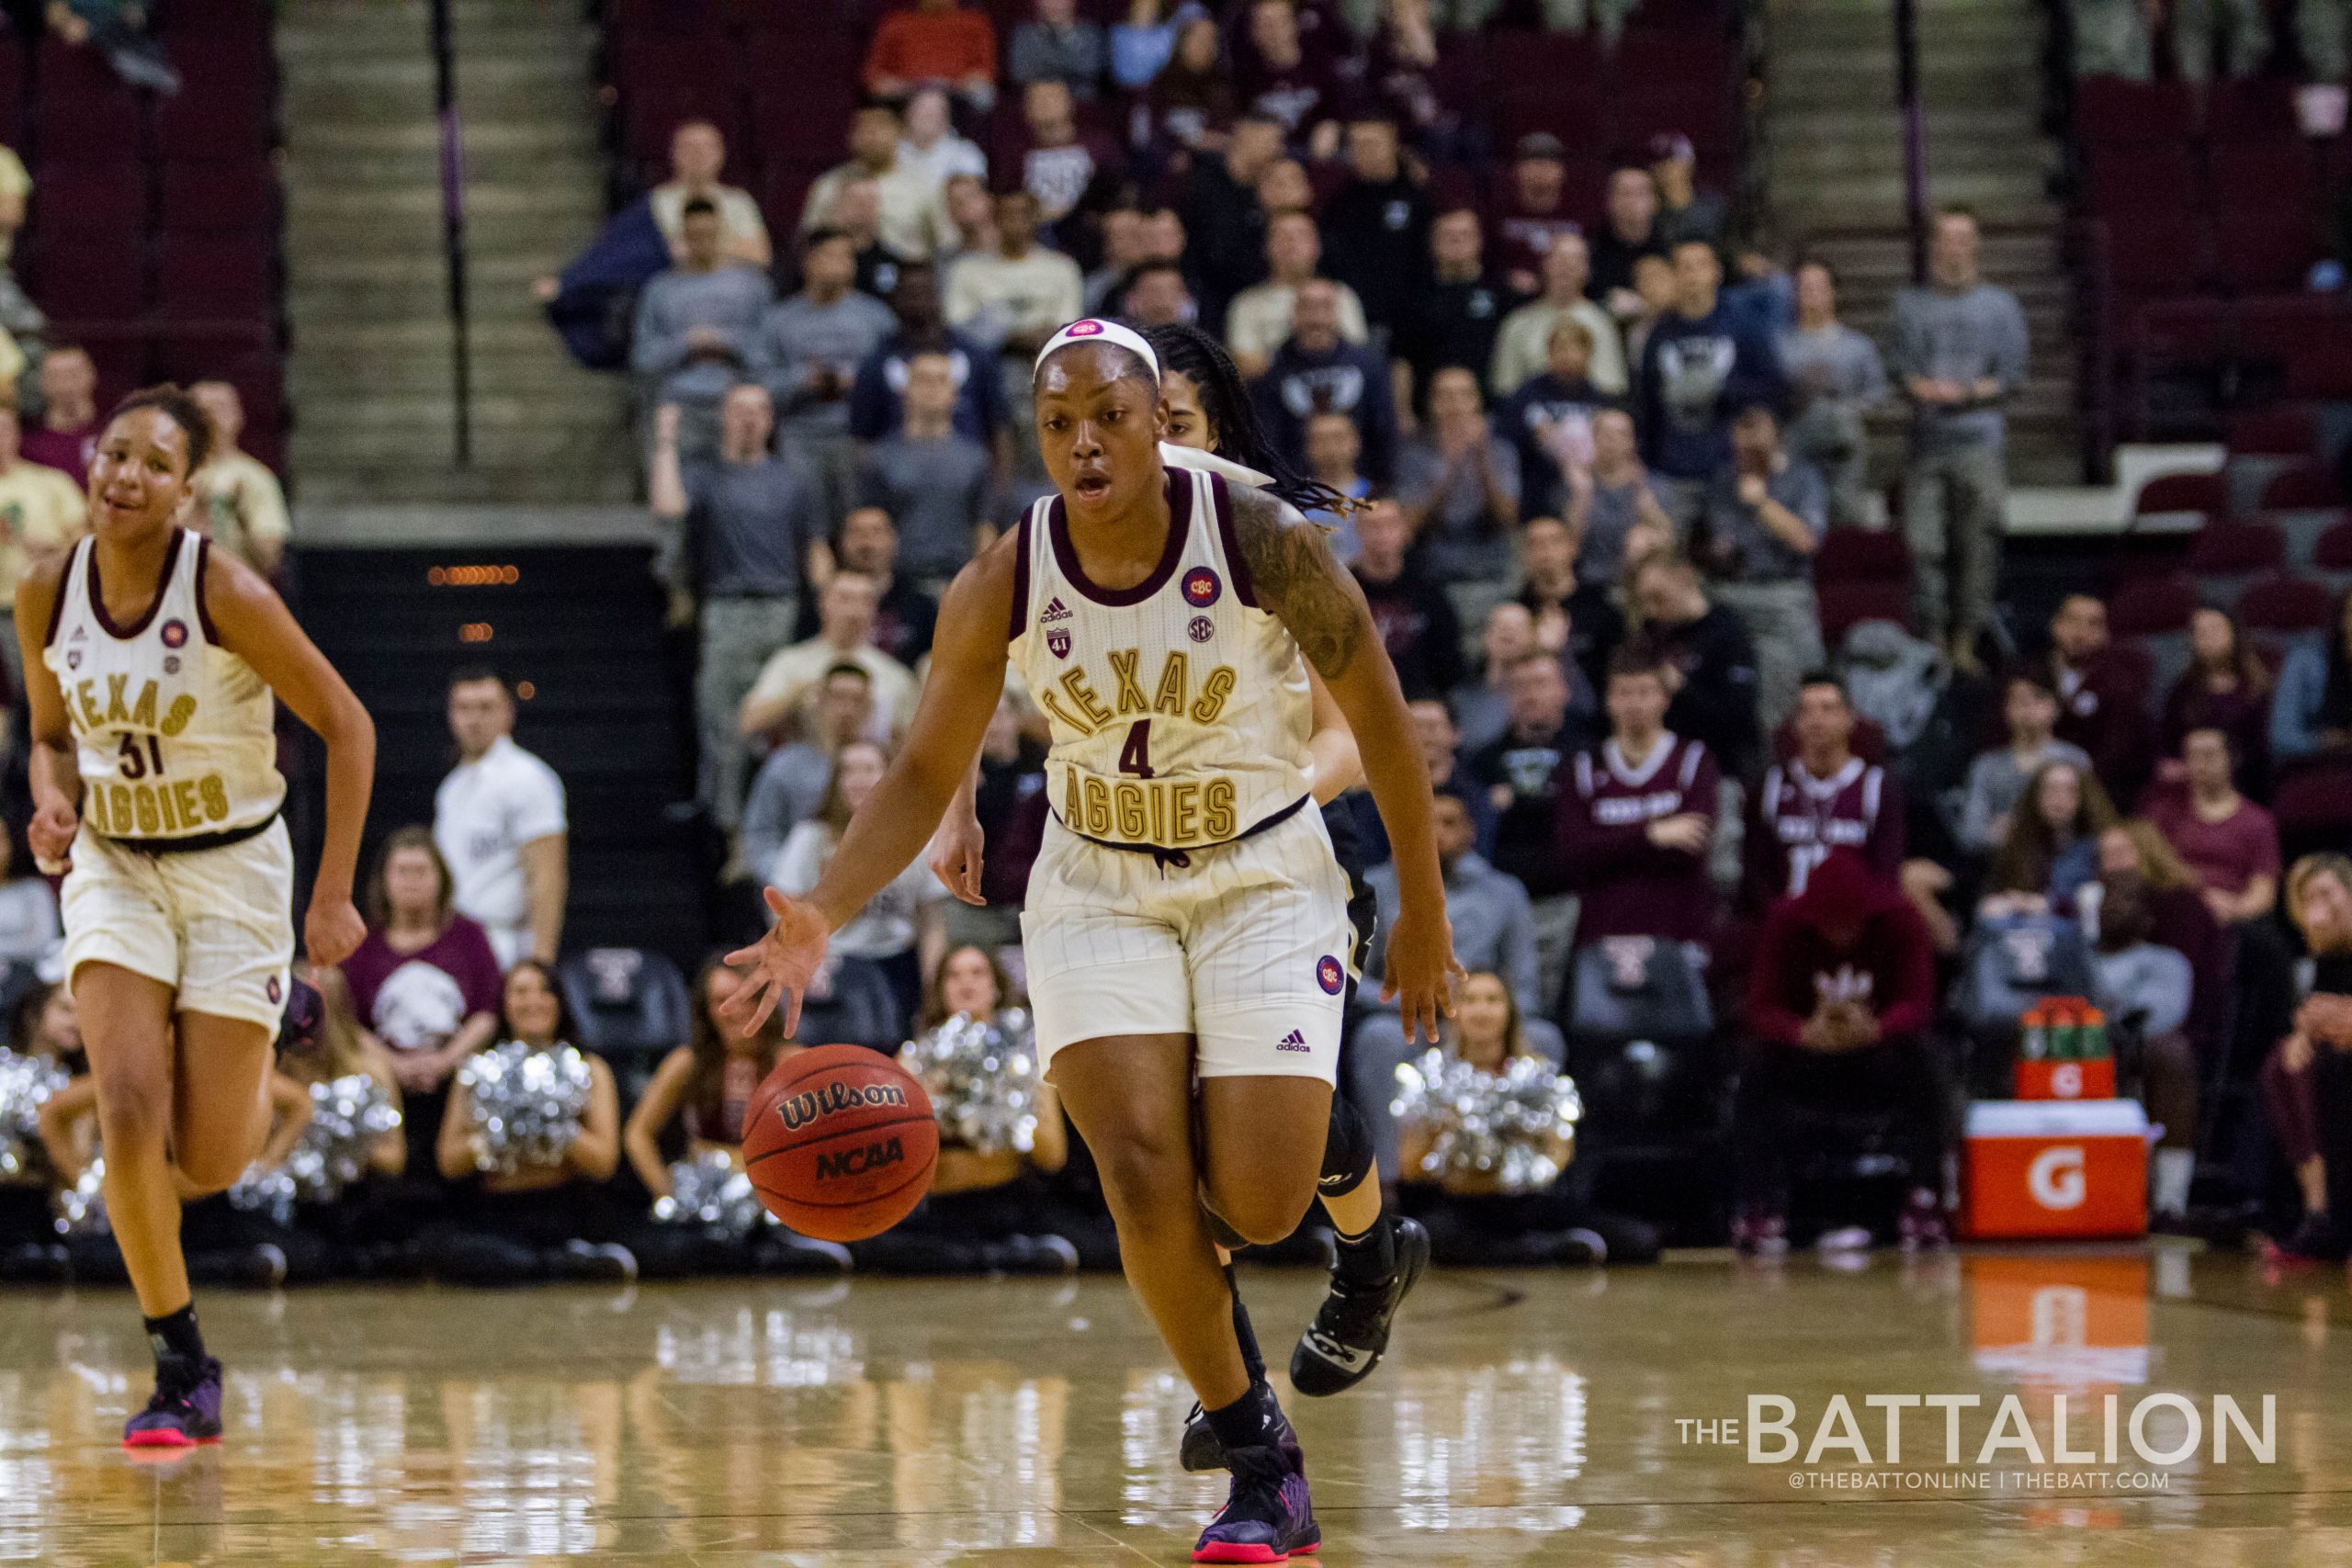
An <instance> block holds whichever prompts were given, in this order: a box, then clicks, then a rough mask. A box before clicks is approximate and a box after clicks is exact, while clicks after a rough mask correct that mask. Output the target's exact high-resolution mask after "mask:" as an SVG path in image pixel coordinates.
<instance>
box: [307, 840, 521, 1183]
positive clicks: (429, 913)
mask: <svg viewBox="0 0 2352 1568" xmlns="http://www.w3.org/2000/svg"><path fill="white" fill-rule="evenodd" d="M456 887H457V884H456V882H455V880H454V879H453V878H452V877H451V876H450V874H449V867H448V865H447V863H445V862H444V861H443V860H442V858H441V852H440V851H439V850H438V849H436V848H435V847H434V843H433V830H432V829H430V828H423V827H412V828H401V829H396V830H395V831H394V832H393V833H392V834H391V835H390V837H389V838H387V839H386V840H384V847H383V849H382V850H381V851H379V852H378V853H377V856H376V873H375V875H374V876H373V877H372V878H370V879H369V882H368V897H367V907H368V935H367V937H366V939H365V940H364V941H362V942H360V944H359V949H358V951H357V952H356V953H353V954H352V955H351V956H350V957H349V958H347V959H345V961H344V964H343V976H344V979H345V982H347V983H348V984H349V986H350V987H351V1006H352V1010H353V1011H354V1012H355V1013H356V1015H357V1016H358V1019H359V1022H360V1024H361V1026H362V1027H364V1028H365V1029H367V1030H368V1032H370V1033H372V1034H373V1035H374V1036H375V1037H376V1038H377V1039H378V1040H379V1041H381V1042H382V1043H383V1044H384V1045H385V1046H386V1047H387V1048H388V1049H389V1050H390V1054H391V1058H392V1076H393V1077H396V1078H398V1079H399V1080H400V1085H401V1092H402V1095H403V1097H404V1098H403V1103H402V1109H401V1115H402V1118H403V1120H404V1122H405V1124H406V1126H407V1129H408V1143H409V1154H410V1156H411V1160H412V1167H411V1168H413V1169H414V1170H417V1171H420V1172H421V1171H427V1170H431V1169H432V1168H433V1162H432V1157H431V1156H432V1152H433V1149H434V1145H435V1138H436V1137H437V1136H438V1135H439V1132H440V1126H441V1112H442V1111H443V1109H444V1108H445V1107H446V1106H447V1102H448V1093H449V1075H450V1074H451V1073H453V1072H455V1071H456V1070H457V1066H458V1063H460V1062H462V1061H464V1060H465V1059H466V1058H467V1057H468V1056H470V1055H473V1054H474V1053H475V1052H476V1051H478V1050H480V1049H481V1047H482V1046H484V1045H486V1044H488V1043H490V1039H491V1036H492V1033H493V1032H496V1030H497V1028H498V1008H499V1001H500V992H501V981H500V976H499V970H498V957H497V955H496V954H495V953H492V951H491V946H490V937H489V936H488V934H487V933H485V932H484V931H482V929H481V926H479V925H477V924H475V923H474V922H473V921H472V920H469V919H467V918H466V917H465V916H463V915H460V914H458V912H457V910H456V908H454V905H453V902H452V900H453V897H454V895H455V892H456ZM419 1159H422V1161H423V1163H422V1164H417V1163H414V1162H415V1161H417V1160H419Z"/></svg>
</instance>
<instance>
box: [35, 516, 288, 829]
mask: <svg viewBox="0 0 2352 1568" xmlns="http://www.w3.org/2000/svg"><path fill="white" fill-rule="evenodd" d="M209 543H210V542H209V540H207V539H205V538H204V537H202V536H200V535H197V534H192V533H190V532H188V531H187V529H185V528H179V529H175V530H173V533H172V542H171V545H170V547H168V549H167V550H166V552H165V554H164V580H163V581H162V582H161V583H160V584H159V585H158V587H157V591H156V594H155V602H154V604H153V607H152V608H151V609H149V611H148V612H147V614H146V615H145V616H144V617H143V618H142V619H140V620H138V621H134V622H133V623H131V624H130V626H117V625H116V624H115V623H114V621H113V620H112V618H111V617H109V616H108V615H107V610H106V604H105V601H104V600H103V598H102V597H101V596H100V594H99V592H98V577H97V566H96V559H95V557H94V551H95V548H96V546H95V545H94V543H93V542H92V541H91V540H89V539H84V540H83V541H82V542H81V543H79V544H77V545H75V546H74V555H73V558H72V560H71V562H70V563H69V564H68V566H67V567H66V570H65V579H64V581H63V582H62V583H61V584H60V585H59V587H58V592H57V606H56V608H55V610H53V611H52V612H51V616H50V626H49V641H48V644H47V646H46V647H45V648H44V649H42V651H41V662H42V663H44V664H46V665H48V666H49V668H50V671H51V673H52V674H54V675H55V676H56V677H57V684H58V688H59V690H60V691H61V692H62V694H64V698H65V712H66V716H67V717H68V718H69V719H71V720H72V722H73V726H74V739H75V741H76V742H77V744H78V750H79V752H80V763H81V773H82V784H83V794H82V818H83V820H84V822H85V824H86V825H87V826H88V827H89V829H91V831H93V832H96V833H99V834H103V835H104V836H105V837H107V838H109V839H124V840H141V839H153V840H166V839H187V838H197V837H207V836H209V835H211V834H215V833H226V832H233V831H235V830H236V829H241V828H252V827H254V826H256V825H257V824H261V823H265V822H267V821H268V820H269V819H270V818H273V817H275V816H276V815H277V808H278V807H279V806H280V805H282V804H283V803H284V801H285V799H286V780H285V779H284V778H283V777H282V776H281V775H280V774H279V773H278V771H277V733H276V729H275V724H274V719H275V711H276V702H275V699H274V698H273V697H272V696H271V694H270V690H269V687H268V686H267V685H266V684H265V683H264V682H263V681H262V678H261V677H260V676H258V675H256V674H254V671H253V668H252V666H250V665H248V664H247V663H246V662H245V661H244V660H242V659H240V658H238V657H237V656H236V655H235V654H233V653H231V652H230V651H229V650H228V649H224V648H222V647H220V644H219V642H218V641H217V640H215V638H214V637H213V635H212V626H211V623H210V621H209V620H208V619H207V618H206V616H205V613H204V566H205V558H206V556H207V554H208V553H209Z"/></svg>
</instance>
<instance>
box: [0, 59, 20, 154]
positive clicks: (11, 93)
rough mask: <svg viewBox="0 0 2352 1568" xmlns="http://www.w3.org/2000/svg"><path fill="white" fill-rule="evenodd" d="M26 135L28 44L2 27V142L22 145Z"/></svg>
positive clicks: (0, 102) (0, 74)
mask: <svg viewBox="0 0 2352 1568" xmlns="http://www.w3.org/2000/svg"><path fill="white" fill-rule="evenodd" d="M24 139H25V46H24V45H23V44H21V43H18V42H17V37H16V35H15V34H14V33H9V32H5V31H0V143H6V145H8V146H10V147H21V146H22V145H23V144H24Z"/></svg>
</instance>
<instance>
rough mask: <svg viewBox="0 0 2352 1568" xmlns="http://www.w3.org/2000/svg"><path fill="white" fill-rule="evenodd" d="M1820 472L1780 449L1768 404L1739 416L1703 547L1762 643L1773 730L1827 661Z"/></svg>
mask: <svg viewBox="0 0 2352 1568" xmlns="http://www.w3.org/2000/svg"><path fill="white" fill-rule="evenodd" d="M1828 510H1829V496H1828V491H1827V487H1826V486H1825V485H1823V483H1822V482H1821V476H1820V475H1819V474H1818V473H1816V472H1815V471H1814V470H1813V468H1810V467H1808V466H1807V465H1805V464H1804V463H1800V462H1796V461H1794V460H1792V458H1791V457H1789V455H1788V454H1787V453H1786V452H1784V451H1782V450H1781V422H1780V420H1779V419H1778V418H1777V417H1776V416H1775V415H1774V414H1773V412H1772V409H1771V405H1770V404H1769V403H1760V402H1758V403H1750V404H1748V405H1747V407H1745V408H1743V409H1741V410H1740V411H1739V412H1737V413H1736V414H1734V415H1733V416H1732V422H1731V461H1730V462H1729V463H1728V464H1726V465H1725V466H1724V468H1722V469H1720V470H1719V471H1718V472H1717V473H1716V475H1715V477H1714V479H1713V481H1712V482H1711V483H1710V484H1709V485H1708V487H1707V499H1706V509H1705V511H1704V513H1702V517H1701V520H1700V538H1699V541H1698V549H1697V551H1696V552H1695V553H1696V554H1697V557H1698V558H1699V561H1700V563H1701V564H1702V566H1704V567H1705V568H1706V569H1707V570H1708V572H1709V574H1710V575H1711V577H1712V578H1713V583H1714V590H1713V592H1714V596H1715V597H1716V598H1717V599H1718V600H1720V601H1721V602H1722V603H1723V604H1724V608H1726V609H1728V610H1730V611H1731V612H1733V613H1734V614H1735V615H1738V616H1739V618H1740V619H1741V620H1743V621H1745V622H1747V631H1748V635H1749V636H1750V637H1753V638H1754V639H1755V641H1756V687H1757V691H1756V706H1757V715H1758V719H1759V720H1760V722H1761V723H1762V725H1763V728H1764V732H1765V733H1766V734H1768V735H1769V734H1770V733H1771V732H1772V730H1773V729H1774V728H1777V727H1778V726H1779V724H1780V722H1781V719H1782V718H1784V717H1786V716H1788V714H1789V713H1790V711H1791V710H1792V709H1793V708H1794V707H1795V706H1796V702H1797V687H1798V685H1799V683H1800V682H1802V680H1803V679H1804V673H1805V671H1808V670H1813V669H1816V668H1818V667H1819V666H1820V664H1821V663H1822V660H1823V655H1822V649H1821V612H1820V608H1819V606H1818V605H1817V604H1815V602H1814V592H1813V557H1814V552H1815V551H1816V550H1818V549H1819V548H1820V547H1821V536H1822V533H1823V531H1824V530H1825V529H1826V527H1827V526H1828Z"/></svg>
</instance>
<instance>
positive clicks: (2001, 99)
mask: <svg viewBox="0 0 2352 1568" xmlns="http://www.w3.org/2000/svg"><path fill="white" fill-rule="evenodd" d="M1765 18H1766V23H1765V25H1766V27H1767V28H1768V34H1767V39H1766V47H1765V51H1764V62H1765V63H1764V112H1763V117H1762V133H1761V137H1760V143H1759V144H1760V149H1761V152H1762V157H1763V160H1764V169H1763V178H1762V186H1763V190H1764V197H1765V204H1766V207H1767V209H1768V210H1769V212H1770V215H1771V226H1772V230H1773V231H1774V233H1775V234H1776V235H1777V236H1778V237H1779V239H1780V240H1781V243H1783V244H1784V245H1788V246H1791V247H1793V248H1796V249H1800V250H1803V251H1804V252H1806V253H1808V254H1817V255H1820V256H1822V257H1824V258H1825V259H1826V260H1827V261H1828V262H1829V263H1830V265H1832V266H1834V267H1835V268H1836V269H1837V271H1838V276H1839V278H1840V279H1841V283H1842V287H1841V289H1840V297H1841V307H1840V313H1841V314H1842V315H1843V316H1844V317H1845V319H1846V321H1848V322H1849V324H1851V325H1852V326H1854V327H1855V328H1857V329H1858V330H1860V331H1862V332H1866V333H1870V334H1871V336H1873V337H1875V338H1877V339H1879V340H1880V341H1881V342H1882V343H1883V342H1884V341H1885V338H1886V327H1887V324H1888V321H1889V318H1890V316H1891V314H1892V306H1893V300H1894V291H1895V290H1896V289H1897V288H1901V287H1902V286H1903V285H1904V284H1905V283H1906V282H1908V281H1909V276H1910V249H1909V240H1908V237H1907V233H1906V231H1905V218H1904V183H1903V122H1902V118H1901V116H1900V114H1899V113H1898V112H1897V109H1896V107H1895V62H1894V19H1893V12H1892V8H1891V7H1889V6H1886V5H1885V4H1883V0H1770V4H1769V6H1768V7H1767V9H1766V12H1765ZM2044 25H2045V24H2044V20H2043V15H2042V11H2041V7H2040V6H2039V5H2037V4H2036V3H2035V0H1919V66H1920V96H1921V99H1922V101H1923V103H1924V104H1925V106H1926V120H1927V153H1928V199H1929V201H1930V202H1932V203H1944V202H1950V203H1957V204H1960V205H1962V206H1966V207H1969V208H1971V209H1974V211H1975V212H1976V214H1977V216H1978V219H1979V220H1980V221H1981V222H1982V223H1983V224H1984V225H1985V229H1986V231H1987V232H1986V238H1985V253H1984V259H1985V276H1987V277H1988V278H1990V279H1991V280H1992V281H1993V282H1995V283H1997V284H1999V285H2001V286H2002V287H2003V288H2007V289H2009V290H2010V291H2012V292H2013V293H2015V294H2016V295H2017V296H2018V300H2019V302H2020V303H2021V304H2022V305H2023V306H2024V307H2025V311H2026V322H2027V326H2028V328H2029V331H2030V339H2031V343H2032V351H2033V352H2032V361H2031V376H2030V381H2029V383H2028V385H2027V388H2026V389H2025V391H2024V393H2023V394H2022V395H2021V396H2020V397H2019V398H2018V400H2017V401H2016V402H2015V403H2013V404H2012V405H2011V416H2010V446H2011V477H2012V479H2013V480H2015V481H2016V482H2018V483H2021V484H2071V483H2078V482H2080V480H2081V479H2082V473H2081V456H2080V440H2079V436H2078V434H2077V428H2076V427H2077V419H2076V411H2075V370H2076V349H2075V333H2074V324H2073V293H2072V288H2071V286H2070V284H2069V283H2068V280H2067V275H2066V272H2065V268H2064V262H2063V260H2062V257H2061V254H2060V243H2061V240H2062V237H2063V235H2062V231H2063V225H2064V213H2063V211H2062V209H2061V208H2060V206H2059V204H2058V203H2057V202H2055V201H2053V200H2052V198H2051V197H2050V195H2049V191H2048V184H2049V176H2050V173H2051V171H2052V168H2053V166H2054V165H2055V164H2056V161H2057V157H2058V150H2057V148H2056V146H2055V144H2054V143H2052V141H2049V140H2048V139H2047V138H2046V137H2044V135H2043V134H2042V131H2041V123H2040V118H2039V116H2040V109H2041V50H2042V44H2043V30H2044ZM1901 429H1902V420H1901V419H1900V417H1899V416H1897V417H1894V418H1891V419H1890V420H1888V421H1887V422H1886V423H1885V424H1884V426H1883V430H1882V432H1881V434H1882V437H1883V439H1882V440H1881V441H1880V442H1879V443H1878V444H1877V448H1878V457H1879V458H1881V459H1882V460H1883V461H1881V462H1880V463H1879V464H1878V465H1876V466H1877V467H1878V468H1880V469H1881V470H1882V471H1884V472H1887V473H1890V474H1891V473H1892V472H1893V470H1894V468H1896V467H1897V466H1899V463H1900V451H1901V439H1900V433H1901Z"/></svg>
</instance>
